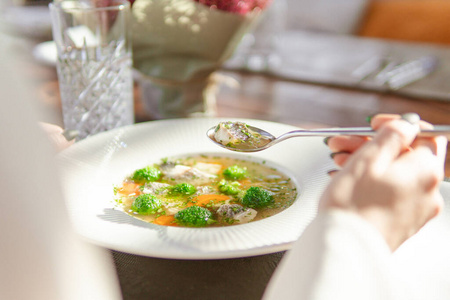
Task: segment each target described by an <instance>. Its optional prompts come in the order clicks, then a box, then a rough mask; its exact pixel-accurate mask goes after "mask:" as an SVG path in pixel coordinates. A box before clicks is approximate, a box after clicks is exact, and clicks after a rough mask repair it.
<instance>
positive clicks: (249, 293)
mask: <svg viewBox="0 0 450 300" xmlns="http://www.w3.org/2000/svg"><path fill="white" fill-rule="evenodd" d="M23 54H24V57H25V58H24V59H23V60H22V62H21V65H20V66H19V67H21V68H23V69H24V70H26V72H25V74H27V76H28V77H29V78H28V79H32V80H33V81H35V82H36V85H35V90H36V93H35V95H36V98H37V99H36V101H38V102H40V103H41V104H43V106H44V107H45V108H46V110H47V111H50V112H52V114H48V115H45V116H44V117H43V119H42V120H43V121H46V122H51V123H56V124H58V125H62V118H61V102H60V97H59V89H58V81H57V75H56V70H55V68H54V67H50V66H44V65H39V64H37V63H36V62H35V61H33V58H32V57H31V55H29V54H27V53H23ZM220 72H221V74H222V75H224V76H228V77H231V78H233V79H234V80H235V81H236V82H238V83H239V86H228V85H225V84H224V85H221V86H220V88H219V91H218V94H217V116H219V117H225V118H230V119H232V118H251V119H261V120H269V121H274V122H281V123H285V124H290V125H295V126H298V127H303V128H319V127H336V126H367V125H368V124H367V122H366V118H367V117H368V116H371V115H374V114H376V113H380V112H385V113H399V114H402V113H406V112H417V113H418V114H420V116H421V117H422V119H424V120H426V121H429V122H431V123H434V124H445V125H450V118H449V116H450V101H443V100H442V99H439V100H435V99H432V98H420V97H419V98H418V97H411V96H407V95H399V94H396V93H392V92H391V91H386V90H383V91H373V90H367V89H362V88H360V87H358V86H353V87H352V86H345V87H344V86H337V85H335V84H329V83H318V82H308V81H307V80H294V79H290V78H286V77H284V78H282V77H280V76H275V75H273V74H267V73H258V72H249V71H244V70H231V69H224V70H221V71H220ZM448 80H450V79H448ZM55 112H56V114H55ZM135 116H136V122H146V121H151V120H150V118H149V116H148V114H147V113H146V112H145V111H144V109H143V106H142V103H141V100H140V93H139V88H138V86H137V85H136V86H135ZM449 161H450V154H447V159H446V162H447V163H446V167H445V175H446V176H447V177H450V162H449ZM110 253H111V255H112V258H113V261H114V263H115V265H116V268H117V274H118V278H119V282H120V286H121V289H122V293H123V297H124V299H130V300H131V299H133V300H138V299H171V300H176V299H198V300H202V299H227V300H228V299H245V300H252V299H255V300H256V299H261V296H262V295H263V292H264V289H265V287H266V285H267V283H268V281H269V279H270V277H271V275H272V273H273V271H274V270H275V268H276V266H277V265H278V263H279V261H280V260H281V258H282V257H283V255H284V252H277V253H271V254H267V255H261V256H254V257H243V258H234V259H223V260H221V259H218V260H217V259H216V260H177V259H162V258H157V257H144V256H139V255H134V254H129V253H122V252H118V251H114V250H111V251H110Z"/></svg>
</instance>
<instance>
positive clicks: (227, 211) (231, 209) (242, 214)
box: [217, 204, 258, 224]
mask: <svg viewBox="0 0 450 300" xmlns="http://www.w3.org/2000/svg"><path fill="white" fill-rule="evenodd" d="M257 213H258V212H257V211H256V210H254V209H252V208H245V207H243V206H241V205H239V204H224V205H222V206H220V207H219V209H218V210H217V216H218V218H219V219H229V220H234V221H236V222H239V223H240V224H244V223H248V222H250V221H251V220H253V219H254V218H255V217H256V215H257Z"/></svg>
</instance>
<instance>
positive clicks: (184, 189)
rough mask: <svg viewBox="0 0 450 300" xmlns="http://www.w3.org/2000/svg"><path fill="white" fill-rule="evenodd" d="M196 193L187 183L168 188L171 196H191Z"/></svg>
mask: <svg viewBox="0 0 450 300" xmlns="http://www.w3.org/2000/svg"><path fill="white" fill-rule="evenodd" d="M196 191H197V189H196V188H195V186H193V185H192V184H189V183H179V184H177V185H174V186H172V187H171V188H170V191H169V193H170V194H171V195H188V196H189V195H192V194H194V193H195V192H196Z"/></svg>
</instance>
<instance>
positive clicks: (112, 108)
mask: <svg viewBox="0 0 450 300" xmlns="http://www.w3.org/2000/svg"><path fill="white" fill-rule="evenodd" d="M129 11H130V5H129V3H128V1H126V0H90V1H76V0H63V1H58V2H55V3H52V4H50V12H51V18H52V28H53V39H54V41H55V43H56V47H57V51H58V61H57V69H58V80H59V86H60V92H61V100H62V109H63V120H64V127H65V130H71V131H76V133H77V140H80V139H83V138H85V137H87V136H90V135H92V134H95V133H98V132H101V131H106V130H110V129H113V128H116V127H120V126H124V125H129V124H132V123H134V110H133V79H132V70H131V68H132V57H131V45H130V39H129V24H128V23H129V17H130V16H129Z"/></svg>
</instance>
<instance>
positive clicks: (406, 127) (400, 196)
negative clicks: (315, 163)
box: [321, 115, 447, 250]
mask: <svg viewBox="0 0 450 300" xmlns="http://www.w3.org/2000/svg"><path fill="white" fill-rule="evenodd" d="M371 125H372V127H373V128H374V129H375V130H377V131H378V133H377V135H376V136H375V137H374V138H373V139H369V138H363V137H355V136H352V137H334V138H331V139H330V140H329V141H328V145H329V147H330V149H331V150H332V151H333V152H334V153H337V154H334V155H333V159H334V160H335V162H336V164H337V165H339V166H342V167H343V168H342V170H340V171H339V172H337V173H336V174H335V175H334V176H333V180H332V181H331V183H330V185H329V186H328V188H327V189H326V190H325V192H324V194H323V196H322V199H321V209H322V210H324V209H329V208H340V209H345V210H350V211H354V212H356V213H357V214H359V215H360V216H361V217H363V218H364V219H366V220H367V221H368V222H370V223H372V224H373V225H374V226H375V227H376V228H377V229H378V230H379V231H380V232H381V233H382V235H383V236H384V238H385V239H386V242H387V243H388V245H389V246H390V248H391V249H392V250H395V249H396V248H397V247H398V246H400V245H401V244H402V243H403V242H404V241H405V240H406V239H408V238H409V237H410V236H411V235H413V234H415V233H416V232H417V231H418V230H419V229H420V228H421V227H422V226H423V225H424V224H425V223H426V222H428V221H429V220H430V219H432V218H433V217H434V216H436V215H437V214H438V213H439V211H440V210H441V209H442V206H443V199H442V196H441V195H440V193H439V190H438V187H439V182H440V181H441V180H442V179H443V177H444V172H443V169H444V168H443V166H444V160H445V152H446V144H447V140H446V139H445V138H444V137H435V138H417V139H416V135H417V133H418V132H419V126H420V127H422V128H431V127H432V126H431V125H430V124H428V123H426V122H422V121H420V122H418V123H417V124H411V123H409V122H407V121H405V120H403V119H401V117H400V116H397V115H378V116H376V117H374V118H373V119H372V122H371Z"/></svg>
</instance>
